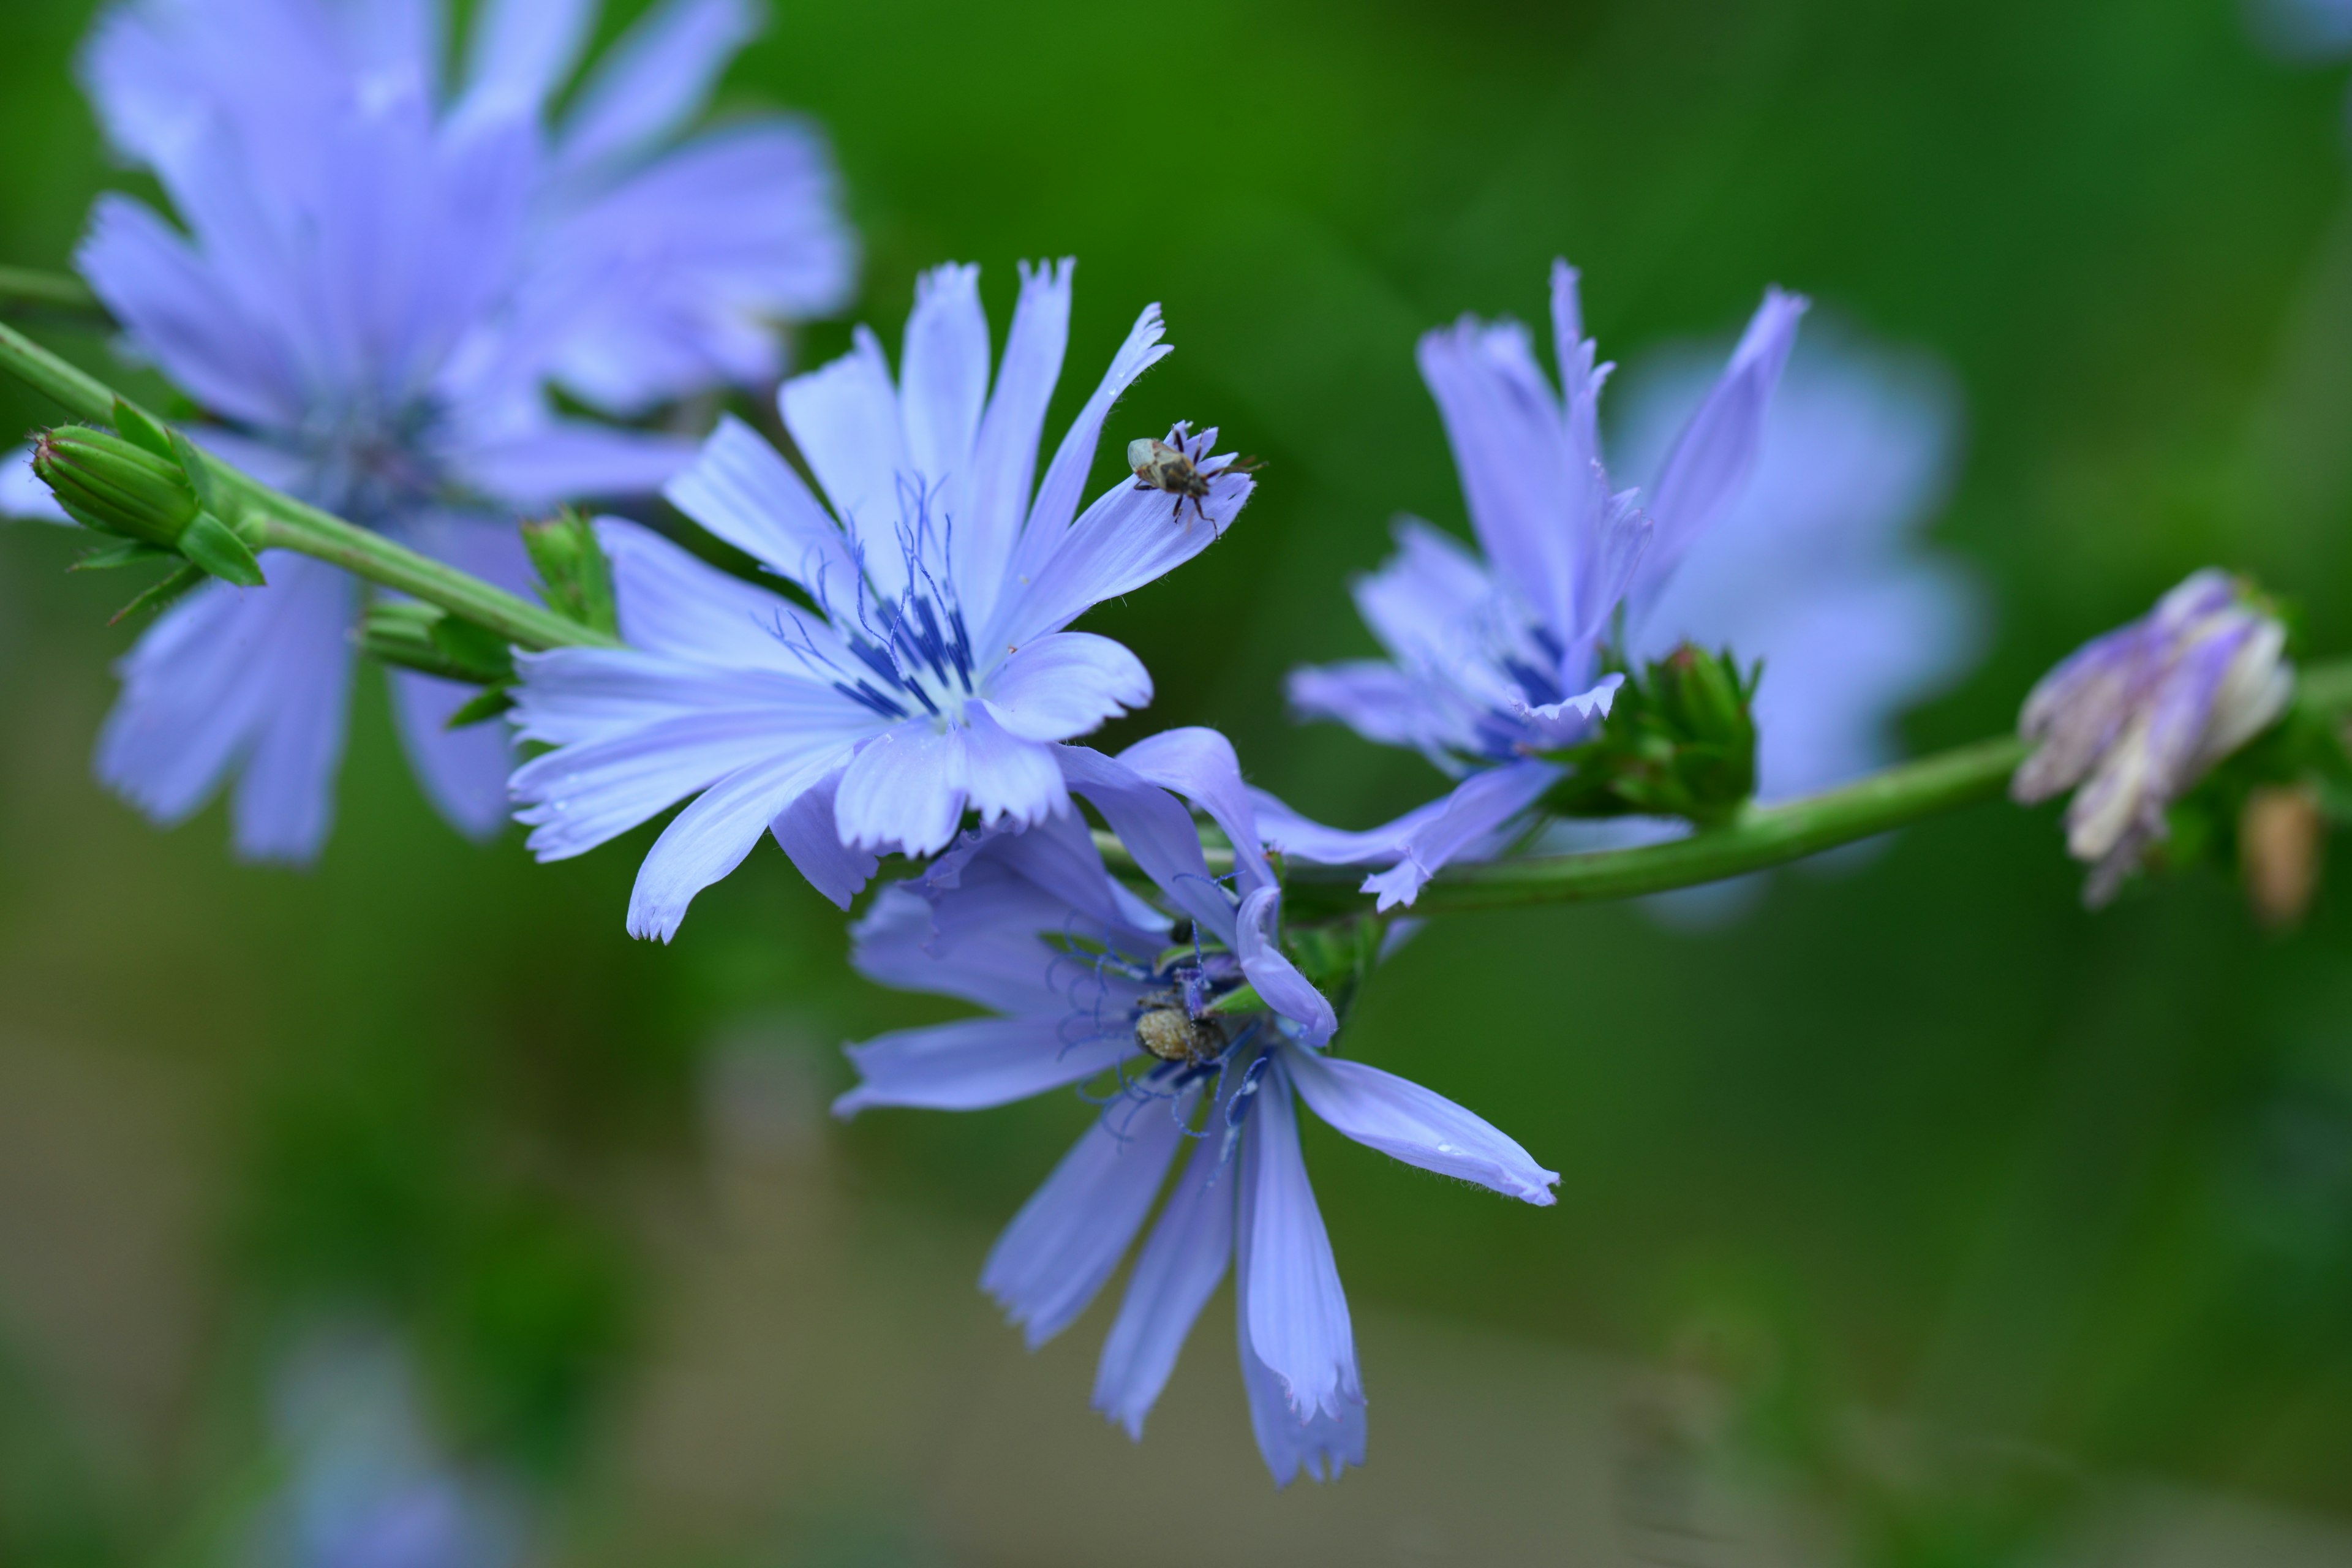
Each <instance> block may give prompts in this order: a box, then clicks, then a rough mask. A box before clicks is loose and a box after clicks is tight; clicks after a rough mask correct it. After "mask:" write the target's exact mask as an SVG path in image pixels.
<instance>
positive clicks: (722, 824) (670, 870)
mask: <svg viewBox="0 0 2352 1568" xmlns="http://www.w3.org/2000/svg"><path fill="white" fill-rule="evenodd" d="M839 765H840V764H839V763H838V762H836V761H835V758H834V757H833V756H832V755H830V754H826V755H820V756H819V757H818V758H817V760H816V761H815V762H814V763H811V762H810V761H809V760H808V757H807V753H806V752H801V751H787V752H783V753H782V754H780V755H770V756H765V757H762V758H761V759H760V760H759V761H757V762H755V763H751V764H750V765H749V766H747V767H744V768H741V769H740V770H738V771H737V772H735V773H730V774H729V775H728V776H727V777H725V778H723V779H720V780H719V782H718V783H717V784H712V785H711V786H710V787H709V789H707V790H705V791H704V792H703V793H702V794H701V795H699V796H698V797H696V799H695V802H694V804H693V805H689V806H688V807H687V808H686V809H685V810H684V811H681V812H679V813H678V814H677V816H676V817H674V818H672V819H671V821H670V825H669V826H667V827H665V828H663V829H662V835H661V837H659V838H656V840H654V847H653V848H652V849H651V850H649V851H648V852H647V853H646V860H645V864H644V865H642V866H640V867H638V868H637V881H636V886H635V887H634V888H633V889H630V892H629V934H630V935H631V936H641V937H658V938H660V939H661V940H662V941H663V942H667V941H669V940H670V939H671V938H672V937H674V936H676V935H677V928H678V924H679V922H680V921H684V920H685V919H686V910H687V906H688V904H690V903H692V902H693V901H694V896H695V894H697V893H698V892H700V891H702V889H705V888H707V887H709V886H710V884H711V883H713V882H716V881H717V880H719V879H720V878H721V877H724V876H725V875H727V873H728V872H730V871H732V870H733V869H735V868H736V867H738V866H740V865H741V864H742V863H743V857H744V856H746V855H749V854H750V853H751V846H753V845H754V844H757V843H758V842H759V841H760V836H761V834H763V833H765V832H766V831H767V830H768V824H769V823H770V822H772V821H773V820H774V819H775V818H776V816H778V815H779V814H781V813H782V811H783V810H784V808H785V807H786V806H788V805H792V803H793V798H794V797H795V796H797V795H799V794H800V793H801V792H802V791H803V790H805V789H807V788H809V787H810V786H811V785H812V784H815V783H816V782H817V780H819V779H821V778H823V777H824V776H825V774H826V773H831V772H832V771H833V770H834V769H835V768H836V767H838V766H839Z"/></svg>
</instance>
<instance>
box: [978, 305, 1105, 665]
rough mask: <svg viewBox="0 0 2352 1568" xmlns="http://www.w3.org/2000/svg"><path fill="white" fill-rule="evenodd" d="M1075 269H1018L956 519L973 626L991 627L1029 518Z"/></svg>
mask: <svg viewBox="0 0 2352 1568" xmlns="http://www.w3.org/2000/svg"><path fill="white" fill-rule="evenodd" d="M1075 266H1076V263H1075V262H1074V261H1072V260H1070V259H1069V258H1063V259H1062V260H1060V261H1055V262H1043V263H1040V264H1038V265H1037V266H1035V267H1032V266H1030V264H1029V263H1027V262H1025V261H1024V262H1023V263H1022V264H1021V302H1020V303H1019V304H1018V305H1017V306H1015V307H1014V308H1013V330H1012V331H1011V332H1010V333H1009V334H1007V335H1006V337H1005V340H1004V359H1003V363H1001V364H999V365H998V366H997V371H996V390H995V391H994V392H993V393H992V394H991V395H990V396H989V399H988V412H987V414H986V415H985V416H982V419H981V422H980V435H979V437H978V439H977V440H976V442H975V443H974V446H973V450H972V460H971V488H970V489H969V491H968V492H967V499H966V500H965V503H964V515H963V516H962V517H961V518H958V519H957V520H956V535H955V547H956V553H957V561H956V577H957V581H958V582H959V583H960V584H961V585H962V587H963V591H964V593H965V595H966V597H965V599H964V610H965V613H966V614H967V615H969V616H971V623H972V624H973V625H974V626H986V625H987V624H988V621H989V616H990V614H991V613H992V611H993V610H994V608H995V605H996V595H997V593H998V591H999V590H1000V589H1001V588H1002V586H1003V582H1004V574H1005V572H1006V569H1007V568H1008V567H1009V565H1010V564H1011V563H1012V560H1013V544H1014V542H1016V541H1017V540H1018V539H1019V537H1020V535H1021V528H1022V524H1023V522H1024V520H1025V519H1026V518H1027V516H1028V512H1029V492H1030V488H1031V486H1032V485H1033V484H1034V481H1035V479H1036V477H1037V447H1038V445H1039V443H1040V442H1041V441H1043V440H1044V438H1045V405H1047V403H1049V402H1050V401H1051V400H1052V398H1053V395H1054V387H1055V383H1057V382H1058V381H1059V380H1060V379H1061V375H1062V357H1063V355H1064V353H1066V351H1067V349H1068V347H1069V342H1070V273H1071V269H1072V268H1074V267H1075Z"/></svg>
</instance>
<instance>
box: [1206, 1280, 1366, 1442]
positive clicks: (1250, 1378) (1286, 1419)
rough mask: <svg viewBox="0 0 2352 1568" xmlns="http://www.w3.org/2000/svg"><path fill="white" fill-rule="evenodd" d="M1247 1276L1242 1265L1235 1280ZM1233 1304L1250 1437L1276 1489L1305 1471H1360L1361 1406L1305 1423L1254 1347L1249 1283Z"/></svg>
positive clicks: (1323, 1414)
mask: <svg viewBox="0 0 2352 1568" xmlns="http://www.w3.org/2000/svg"><path fill="white" fill-rule="evenodd" d="M1247 1272H1248V1269H1247V1267H1246V1265H1244V1267H1243V1268H1241V1269H1240V1270H1239V1271H1237V1277H1241V1276H1245V1275H1246V1274H1247ZM1234 1308H1235V1316H1236V1317H1237V1318H1238V1319H1239V1320H1240V1324H1241V1327H1240V1333H1239V1336H1238V1337H1239V1338H1240V1340H1241V1358H1242V1391H1243V1393H1244V1394H1247V1395H1248V1397H1249V1413H1250V1435H1251V1436H1254V1437H1255V1438H1256V1439H1257V1451H1258V1455H1259V1457H1260V1458H1263V1459H1265V1468H1266V1469H1267V1470H1268V1471H1270V1472H1271V1473H1272V1474H1273V1476H1274V1484H1275V1485H1276V1487H1277V1488H1281V1487H1286V1486H1288V1485H1289V1484H1290V1483H1291V1482H1292V1481H1295V1480H1297V1479H1298V1475H1299V1472H1300V1471H1302V1470H1303V1471H1305V1472H1306V1473H1307V1477H1308V1478H1309V1479H1313V1480H1318V1481H1322V1480H1332V1481H1336V1480H1338V1479H1339V1472H1340V1471H1342V1470H1344V1469H1346V1468H1349V1466H1351V1465H1352V1466H1355V1467H1356V1468H1359V1469H1360V1468H1362V1467H1363V1463H1364V1436H1365V1434H1364V1406H1363V1405H1362V1404H1361V1403H1360V1402H1354V1401H1349V1402H1343V1403H1342V1404H1341V1405H1340V1406H1339V1414H1337V1415H1333V1414H1330V1413H1329V1412H1327V1411H1317V1412H1316V1413H1315V1414H1314V1415H1312V1416H1310V1417H1309V1418H1308V1419H1307V1420H1305V1421H1301V1420H1300V1419H1299V1418H1298V1416H1297V1414H1296V1413H1295V1412H1294V1411H1293V1410H1292V1409H1291V1408H1290V1401H1289V1398H1288V1396H1287V1395H1286V1394H1285V1393H1284V1392H1283V1386H1282V1380H1281V1379H1280V1378H1279V1377H1276V1375H1275V1374H1274V1372H1273V1369H1272V1368H1270V1367H1268V1366H1267V1365H1266V1364H1265V1363H1264V1362H1262V1361H1260V1360H1258V1358H1257V1356H1256V1354H1255V1352H1252V1351H1251V1349H1250V1345H1249V1310H1250V1303H1249V1289H1248V1287H1247V1286H1246V1285H1244V1287H1242V1288H1241V1289H1240V1290H1238V1291H1237V1292H1236V1293H1235V1300H1234Z"/></svg>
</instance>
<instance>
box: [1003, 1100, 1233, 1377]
mask: <svg viewBox="0 0 2352 1568" xmlns="http://www.w3.org/2000/svg"><path fill="white" fill-rule="evenodd" d="M1189 1105H1190V1097H1189V1096H1188V1097H1187V1098H1186V1099H1185V1100H1183V1101H1181V1102H1176V1103H1172V1104H1171V1103H1162V1102H1160V1101H1157V1100H1152V1101H1145V1102H1132V1101H1122V1102H1120V1103H1118V1104H1117V1105H1114V1106H1112V1107H1110V1108H1108V1110H1107V1111H1106V1113H1105V1114H1104V1115H1102V1116H1100V1117H1098V1118H1097V1120H1096V1121H1095V1124H1094V1125H1093V1126H1092V1127H1090V1128H1088V1129H1087V1133H1086V1136H1085V1137H1083V1138H1081V1139H1079V1140H1078V1142H1077V1145H1076V1147H1075V1148H1073V1149H1072V1150H1071V1151H1070V1152H1069V1153H1068V1154H1066V1155H1065V1156H1064V1157H1063V1160H1062V1163H1060V1164H1058V1165H1056V1166H1055V1167H1054V1173H1053V1174H1052V1175H1050V1176H1048V1177H1046V1178H1045V1185H1044V1186H1042V1187H1039V1188H1038V1189H1037V1191H1036V1192H1035V1193H1034V1194H1033V1195H1032V1196H1031V1197H1030V1199H1029V1201H1028V1202H1027V1203H1026V1204H1024V1205H1022V1208H1021V1212H1020V1213H1019V1214H1017V1215H1014V1216H1013V1223H1012V1224H1011V1225H1009V1226H1005V1227H1004V1234H1003V1236H1001V1237H997V1240H996V1245H995V1246H994V1247H991V1248H990V1249H989V1254H988V1263H987V1266H986V1267H985V1268H982V1270H981V1275H980V1288H981V1289H983V1290H985V1291H987V1292H988V1293H989V1294H990V1295H991V1296H993V1297H994V1298H996V1300H997V1302H998V1303H999V1304H1000V1305H1002V1306H1003V1309H1004V1311H1005V1315H1006V1316H1007V1317H1009V1318H1011V1319H1012V1320H1013V1322H1015V1323H1017V1324H1019V1325H1020V1326H1021V1329H1022V1331H1023V1335H1024V1338H1025V1339H1026V1340H1027V1341H1028V1342H1029V1348H1030V1349H1032V1350H1034V1349H1036V1348H1037V1347H1038V1346H1039V1345H1042V1344H1044V1343H1045V1342H1046V1341H1047V1340H1050V1339H1052V1338H1053V1337H1054V1336H1055V1334H1058V1333H1060V1332H1061V1331H1063V1330H1064V1329H1066V1328H1067V1327H1069V1326H1070V1324H1071V1323H1072V1322H1073V1321H1075V1320H1076V1318H1077V1315H1078V1314H1079V1313H1080V1312H1083V1311H1085V1310H1086V1309H1087V1302H1089V1301H1091V1300H1094V1299H1095V1293H1096V1292H1097V1291H1098V1290H1100V1289H1102V1288H1103V1282H1104V1281H1105V1280H1107V1279H1109V1278H1110V1276H1111V1271H1112V1270H1113V1269H1115V1268H1118V1260H1119V1258H1121V1257H1123V1256H1124V1255H1125V1254H1126V1252H1127V1248H1128V1244H1129V1243H1130V1242H1132V1241H1133V1240H1134V1239H1135V1233H1136V1232H1137V1231H1139V1230H1140V1229H1141V1228H1142V1227H1143V1220H1144V1216H1145V1215H1148V1214H1150V1212H1151V1200H1152V1199H1153V1198H1154V1197H1156V1196H1157V1195H1159V1192H1160V1183H1161V1182H1162V1181H1163V1180H1164V1179H1165V1178H1166V1176H1167V1174H1168V1163H1169V1162H1170V1161H1171V1159H1173V1158H1174V1157H1175V1153H1176V1146H1177V1145H1178V1144H1179V1143H1181V1142H1183V1138H1184V1134H1183V1132H1182V1131H1181V1128H1180V1126H1179V1124H1178V1118H1179V1116H1180V1115H1181V1112H1182V1111H1183V1110H1185V1109H1188V1108H1189Z"/></svg>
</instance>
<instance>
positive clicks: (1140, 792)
mask: <svg viewBox="0 0 2352 1568" xmlns="http://www.w3.org/2000/svg"><path fill="white" fill-rule="evenodd" d="M1054 754H1055V760H1056V761H1058V762H1059V763H1061V767H1062V776H1063V778H1064V779H1065V780H1066V781H1067V782H1068V784H1069V786H1070V789H1071V791H1072V792H1073V793H1075V794H1077V795H1084V796H1085V797H1086V798H1087V801H1088V802H1090V803H1091V804H1092V805H1094V808H1095V809H1096V810H1097V811H1099V812H1101V813H1102V815H1103V820H1104V821H1106V822H1108V823H1109V824H1110V828H1111V831H1112V832H1113V833H1116V834H1118V840H1119V842H1120V843H1121V844H1122V845H1124V846H1125V847H1126V848H1127V852H1128V853H1129V855H1132V856H1133V857H1135V863H1136V865H1137V866H1139V867H1140V868H1142V870H1143V874H1144V875H1145V876H1147V877H1150V879H1152V881H1154V882H1155V883H1157V884H1159V886H1160V890H1161V891H1162V892H1165V893H1166V894H1167V895H1168V896H1169V898H1170V899H1171V900H1173V901H1174V902H1175V904H1176V905H1177V907H1178V908H1180V909H1181V910H1183V911H1184V912H1185V913H1186V914H1188V915H1191V916H1192V918H1193V919H1194V920H1196V921H1200V922H1201V924H1202V927H1203V928H1204V929H1205V930H1207V931H1209V932H1210V933H1211V934H1212V935H1213V936H1214V937H1215V938H1216V939H1217V940H1218V941H1219V942H1228V943H1230V942H1234V940H1235V936H1234V900H1233V897H1232V895H1231V894H1229V893H1227V892H1226V891H1225V889H1224V888H1223V886H1222V885H1221V884H1220V883H1219V882H1218V881H1217V879H1215V878H1214V877H1213V876H1211V875H1210V873H1209V862H1208V859H1207V858H1206V857H1205V856H1203V855H1202V853H1201V833H1200V829H1199V828H1198V827H1196V826H1193V822H1192V813H1191V812H1189V811H1187V810H1185V809H1184V806H1183V805H1182V803H1181V802H1180V801H1178V800H1177V798H1176V797H1175V796H1174V795H1170V794H1169V793H1168V792H1167V791H1166V790H1164V789H1161V788H1160V786H1159V785H1157V784H1149V783H1147V782H1145V781H1144V780H1143V779H1142V778H1141V777H1140V776H1139V775H1138V774H1137V773H1136V772H1135V770H1134V769H1133V768H1130V767H1129V766H1128V765H1127V764H1126V763H1121V762H1119V761H1118V760H1117V759H1116V758H1112V757H1107V756H1105V755H1103V754H1102V753H1101V752H1097V751H1095V750H1093V749H1092V748H1090V747H1087V746H1077V745H1065V746H1060V747H1056V748H1055V753H1054Z"/></svg>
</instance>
